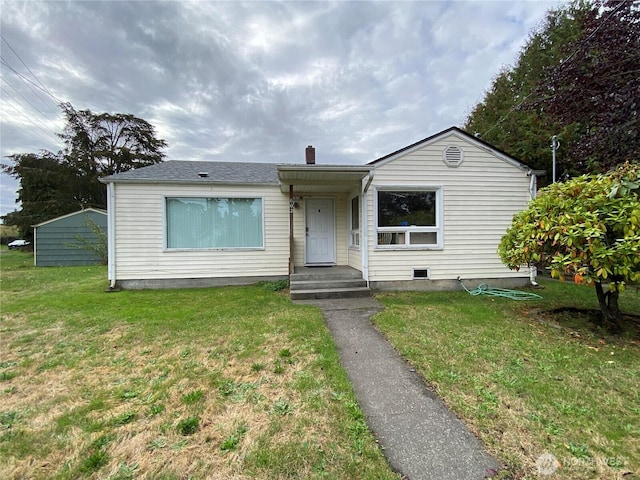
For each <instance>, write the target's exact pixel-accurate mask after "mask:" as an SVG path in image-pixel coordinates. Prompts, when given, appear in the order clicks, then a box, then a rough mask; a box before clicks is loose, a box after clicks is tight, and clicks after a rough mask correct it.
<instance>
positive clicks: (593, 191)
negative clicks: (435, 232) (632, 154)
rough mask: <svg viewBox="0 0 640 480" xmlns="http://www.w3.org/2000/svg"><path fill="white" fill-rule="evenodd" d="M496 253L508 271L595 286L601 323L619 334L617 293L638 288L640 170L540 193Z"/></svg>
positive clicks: (626, 167)
mask: <svg viewBox="0 0 640 480" xmlns="http://www.w3.org/2000/svg"><path fill="white" fill-rule="evenodd" d="M498 253H499V255H500V258H501V259H502V261H503V262H504V263H505V264H506V265H507V266H508V267H509V268H511V269H515V270H518V269H519V268H521V266H523V265H539V266H544V267H546V268H548V269H550V270H551V275H552V277H554V278H559V279H560V280H564V278H565V276H569V277H573V279H574V281H575V282H576V283H587V284H589V285H593V286H594V287H595V290H596V294H597V296H598V302H599V305H600V310H601V312H602V320H603V323H604V324H605V325H606V326H607V327H609V328H611V329H613V330H620V329H621V328H622V324H623V323H622V320H623V319H622V314H621V312H620V308H619V305H618V297H619V292H620V291H621V290H622V289H623V288H624V286H625V283H627V282H640V165H639V164H638V163H634V164H631V163H629V162H627V163H625V164H623V165H620V166H619V167H618V168H616V169H615V170H613V171H611V172H609V173H606V174H598V175H595V174H592V175H583V176H580V177H575V178H572V179H569V180H567V181H566V182H558V183H554V184H552V185H550V186H548V187H545V188H543V189H541V190H540V192H539V195H538V196H537V197H536V198H535V199H534V200H532V201H531V203H530V204H529V207H528V208H527V209H526V210H524V211H522V212H520V213H518V214H516V215H515V216H514V218H513V223H512V224H511V226H510V227H509V229H508V230H507V233H506V234H505V236H504V237H503V238H502V241H501V243H500V246H499V249H498ZM606 283H608V289H607V288H605V284H606Z"/></svg>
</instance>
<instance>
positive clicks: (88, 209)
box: [31, 208, 107, 228]
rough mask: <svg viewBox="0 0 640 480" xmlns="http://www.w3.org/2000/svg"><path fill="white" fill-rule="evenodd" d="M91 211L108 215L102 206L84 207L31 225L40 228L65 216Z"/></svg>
mask: <svg viewBox="0 0 640 480" xmlns="http://www.w3.org/2000/svg"><path fill="white" fill-rule="evenodd" d="M89 212H94V213H99V214H101V215H104V216H105V217H106V216H107V211H106V210H102V209H100V208H83V209H82V210H78V211H77V212H71V213H67V214H66V215H61V216H59V217H56V218H52V219H50V220H47V221H45V222H41V223H38V224H36V225H31V226H32V227H33V228H38V227H41V226H43V225H47V224H49V223H53V222H58V221H60V220H63V219H65V218H69V217H73V216H75V215H79V214H81V213H84V214H87V213H89Z"/></svg>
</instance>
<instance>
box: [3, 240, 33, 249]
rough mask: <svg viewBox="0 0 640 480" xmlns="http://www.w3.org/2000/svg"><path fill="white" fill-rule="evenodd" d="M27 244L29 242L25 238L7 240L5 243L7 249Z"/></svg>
mask: <svg viewBox="0 0 640 480" xmlns="http://www.w3.org/2000/svg"><path fill="white" fill-rule="evenodd" d="M27 245H31V242H27V241H26V240H14V241H13V242H9V243H8V244H7V247H9V249H12V248H20V247H26V246H27Z"/></svg>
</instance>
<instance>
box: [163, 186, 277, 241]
mask: <svg viewBox="0 0 640 480" xmlns="http://www.w3.org/2000/svg"><path fill="white" fill-rule="evenodd" d="M262 203H263V200H262V198H222V197H215V198H213V197H212V198H207V197H171V198H169V197H167V198H166V229H167V231H166V242H167V248H168V249H183V248H185V249H216V248H263V247H264V234H263V230H264V227H263V214H262V211H263V208H262Z"/></svg>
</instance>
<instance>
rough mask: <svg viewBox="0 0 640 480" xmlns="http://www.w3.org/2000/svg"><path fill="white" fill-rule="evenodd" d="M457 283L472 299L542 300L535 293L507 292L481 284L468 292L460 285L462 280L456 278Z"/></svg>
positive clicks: (504, 289) (507, 290)
mask: <svg viewBox="0 0 640 480" xmlns="http://www.w3.org/2000/svg"><path fill="white" fill-rule="evenodd" d="M458 281H459V282H460V285H462V288H464V289H465V290H466V292H467V293H468V294H469V295H471V296H473V297H475V296H477V295H488V296H490V297H503V298H508V299H510V300H541V299H542V297H541V296H540V295H538V294H537V293H532V292H522V291H520V290H509V289H506V288H492V287H489V285H487V284H486V283H481V284H480V285H478V287H477V288H474V289H473V290H469V289H468V288H467V287H465V286H464V283H462V279H461V278H460V277H458Z"/></svg>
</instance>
